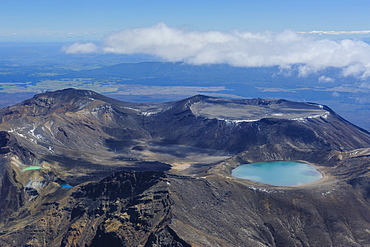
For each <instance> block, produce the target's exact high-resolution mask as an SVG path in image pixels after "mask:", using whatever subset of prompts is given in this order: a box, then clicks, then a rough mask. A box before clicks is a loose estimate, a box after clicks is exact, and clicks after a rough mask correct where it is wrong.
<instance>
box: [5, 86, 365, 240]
mask: <svg viewBox="0 0 370 247" xmlns="http://www.w3.org/2000/svg"><path fill="white" fill-rule="evenodd" d="M0 156H1V159H0V245H1V246H364V245H370V196H369V195H370V183H369V182H370V176H369V165H370V159H369V157H370V133H368V132H367V131H365V130H363V129H361V128H358V127H356V126H354V125H353V124H351V123H349V122H347V121H346V120H344V119H343V118H341V117H340V116H339V115H337V114H336V113H335V112H333V111H332V110H331V109H330V108H328V107H327V106H323V105H319V104H315V103H298V102H292V101H287V100H282V99H237V100H236V99H233V100H232V99H223V98H213V97H207V96H202V95H197V96H194V97H191V98H187V99H184V100H180V101H175V102H164V103H163V102H162V103H130V102H123V101H118V100H114V99H111V98H108V97H105V96H103V95H100V94H97V93H95V92H92V91H86V90H76V89H65V90H61V91H55V92H47V93H43V94H38V95H35V96H34V97H33V98H31V99H29V100H26V101H24V102H22V103H20V104H17V105H14V106H11V107H7V108H3V109H0ZM277 160H288V161H289V160H291V161H298V160H299V161H304V162H307V163H310V164H312V165H314V166H315V167H316V168H317V169H318V170H319V171H320V172H321V173H322V174H323V178H322V179H321V180H320V181H318V182H315V183H311V184H306V185H301V186H271V185H266V184H261V183H257V182H253V181H250V180H245V179H239V178H234V177H233V176H231V171H232V170H233V169H234V168H235V167H237V166H239V165H240V164H244V163H252V162H261V161H277Z"/></svg>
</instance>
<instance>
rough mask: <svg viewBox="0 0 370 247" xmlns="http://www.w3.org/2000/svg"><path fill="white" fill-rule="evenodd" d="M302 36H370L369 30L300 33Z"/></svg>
mask: <svg viewBox="0 0 370 247" xmlns="http://www.w3.org/2000/svg"><path fill="white" fill-rule="evenodd" d="M298 33H302V34H319V35H322V34H326V35H342V34H370V31H369V30H363V31H310V32H298Z"/></svg>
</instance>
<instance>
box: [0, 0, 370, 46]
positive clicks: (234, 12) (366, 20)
mask: <svg viewBox="0 0 370 247" xmlns="http://www.w3.org/2000/svg"><path fill="white" fill-rule="evenodd" d="M0 6H1V7H0V42H1V41H62V42H73V41H79V40H80V41H97V40H102V39H103V38H104V36H105V35H107V34H109V33H110V32H112V31H113V32H114V31H120V30H123V29H127V28H140V27H146V26H153V25H156V24H158V23H161V22H162V23H165V24H166V25H168V26H171V27H187V28H190V29H194V30H201V31H208V30H218V31H223V32H228V31H232V30H239V31H265V30H270V31H276V32H280V31H283V30H286V29H291V30H294V31H305V32H307V31H312V30H324V31H329V30H330V31H331V30H333V31H361V30H370V27H369V25H370V15H369V14H368V10H369V9H370V1H367V0H352V1H341V0H336V1H335V0H330V1H329V0H320V1H314V0H311V1H307V0H303V1H298V0H260V1H258V0H254V1H246V0H230V1H225V0H223V1H220V0H203V1H202V0H195V1H194V0H187V1H183V0H181V1H178V0H155V1H153V0H130V1H126V0H121V1H119V0H113V1H112V0H106V1H100V0H99V1H97V0H89V1H86V0H74V1H71V0H0Z"/></svg>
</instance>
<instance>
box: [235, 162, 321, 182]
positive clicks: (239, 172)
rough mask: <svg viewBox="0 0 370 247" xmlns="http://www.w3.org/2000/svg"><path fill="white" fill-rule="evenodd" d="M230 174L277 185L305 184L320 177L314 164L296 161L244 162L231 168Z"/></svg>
mask: <svg viewBox="0 0 370 247" xmlns="http://www.w3.org/2000/svg"><path fill="white" fill-rule="evenodd" d="M231 174H232V176H233V177H236V178H243V179H248V180H252V181H254V182H259V183H263V184H269V185H277V186H294V185H301V184H307V183H311V182H315V181H317V180H320V179H321V178H322V175H321V173H320V172H319V171H318V170H317V169H316V168H315V167H314V166H311V165H309V164H307V163H303V162H296V161H274V162H259V163H252V164H244V165H240V166H238V167H237V168H235V169H234V170H232V173H231Z"/></svg>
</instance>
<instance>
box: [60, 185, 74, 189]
mask: <svg viewBox="0 0 370 247" xmlns="http://www.w3.org/2000/svg"><path fill="white" fill-rule="evenodd" d="M60 187H62V188H64V189H71V188H73V186H72V185H69V184H61V185H60Z"/></svg>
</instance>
